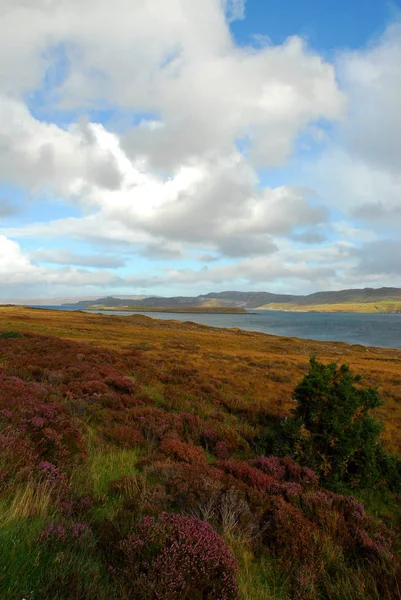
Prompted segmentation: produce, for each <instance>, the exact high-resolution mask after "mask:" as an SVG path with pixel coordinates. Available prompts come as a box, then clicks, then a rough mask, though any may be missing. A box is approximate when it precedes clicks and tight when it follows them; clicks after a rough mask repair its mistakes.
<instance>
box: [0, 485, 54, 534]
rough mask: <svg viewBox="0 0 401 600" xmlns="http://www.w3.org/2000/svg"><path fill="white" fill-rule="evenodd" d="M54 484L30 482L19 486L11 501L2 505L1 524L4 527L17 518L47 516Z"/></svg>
mask: <svg viewBox="0 0 401 600" xmlns="http://www.w3.org/2000/svg"><path fill="white" fill-rule="evenodd" d="M51 493H52V486H51V485H49V484H48V483H43V484H41V485H37V484H33V483H31V482H28V483H27V484H26V485H24V486H21V487H19V488H18V489H17V490H16V491H15V493H14V495H13V496H12V498H11V502H10V503H9V504H8V505H6V506H3V507H2V511H1V516H0V526H1V527H4V526H6V525H8V524H9V523H12V522H14V521H16V520H23V519H27V518H34V517H45V516H46V515H47V514H48V513H49V511H50V510H51Z"/></svg>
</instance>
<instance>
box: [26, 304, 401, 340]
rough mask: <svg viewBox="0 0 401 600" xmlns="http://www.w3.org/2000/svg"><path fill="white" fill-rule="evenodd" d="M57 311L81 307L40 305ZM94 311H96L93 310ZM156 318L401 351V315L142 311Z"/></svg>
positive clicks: (118, 312) (117, 313)
mask: <svg viewBox="0 0 401 600" xmlns="http://www.w3.org/2000/svg"><path fill="white" fill-rule="evenodd" d="M37 308H52V309H56V310H78V309H79V307H77V306H70V307H65V306H41V307H37ZM90 312H95V311H90ZM96 312H99V313H105V314H108V315H132V314H133V313H132V312H128V311H123V310H121V311H111V312H109V311H100V310H99V311H96ZM140 314H143V315H147V316H149V317H153V318H154V319H175V320H177V321H192V322H195V323H201V324H202V325H210V326H212V327H239V328H240V329H246V330H249V331H260V332H262V333H271V334H273V335H282V336H287V337H298V338H304V339H313V340H322V341H330V342H347V343H348V344H361V345H362V346H378V347H381V348H398V349H400V350H401V314H396V315H387V314H366V313H291V312H284V311H279V310H277V311H256V310H255V311H254V310H252V311H251V313H248V314H241V313H240V314H196V313H195V314H194V313H191V314H188V313H181V314H180V313H162V312H151V313H146V312H144V313H142V312H141V313H140Z"/></svg>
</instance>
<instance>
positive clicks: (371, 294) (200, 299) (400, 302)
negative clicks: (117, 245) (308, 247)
mask: <svg viewBox="0 0 401 600" xmlns="http://www.w3.org/2000/svg"><path fill="white" fill-rule="evenodd" d="M137 298H138V297H137ZM375 303H383V310H382V312H399V311H400V310H401V288H379V289H374V288H364V289H348V290H340V291H335V292H316V293H314V294H309V295H293V294H273V293H270V292H236V291H227V292H212V293H209V294H204V295H200V296H175V297H161V296H150V297H148V298H146V297H141V298H138V299H136V300H135V302H132V299H128V298H116V297H114V296H107V297H105V298H98V299H97V300H92V299H91V300H81V301H79V302H75V303H73V305H74V306H77V307H80V308H88V307H96V306H98V307H100V306H101V307H106V308H123V307H127V306H130V305H133V304H134V305H135V306H137V307H150V308H202V307H204V308H213V307H217V306H219V307H232V308H245V309H257V308H263V309H266V310H268V309H269V308H270V309H272V308H277V309H280V308H283V309H285V310H302V307H305V310H312V309H313V307H322V306H323V307H331V306H333V305H341V307H343V306H344V305H350V310H356V311H357V312H359V311H360V310H361V307H362V310H363V308H364V307H363V305H365V304H375ZM71 305H72V304H71V303H67V304H64V305H63V306H71ZM352 305H353V306H354V308H352ZM378 307H379V304H378ZM367 308H368V309H369V310H374V307H367ZM342 309H343V308H342ZM317 310H319V309H317ZM332 310H335V306H334V308H333V309H332ZM378 310H379V308H378Z"/></svg>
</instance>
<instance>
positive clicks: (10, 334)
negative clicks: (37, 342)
mask: <svg viewBox="0 0 401 600" xmlns="http://www.w3.org/2000/svg"><path fill="white" fill-rule="evenodd" d="M22 337H24V334H23V333H19V332H18V331H0V339H3V340H4V339H10V338H22Z"/></svg>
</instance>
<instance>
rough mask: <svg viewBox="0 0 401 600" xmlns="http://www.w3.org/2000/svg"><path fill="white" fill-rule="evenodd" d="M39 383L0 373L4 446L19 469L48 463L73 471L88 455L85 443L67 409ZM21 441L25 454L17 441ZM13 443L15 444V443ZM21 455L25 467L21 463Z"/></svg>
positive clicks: (0, 421) (0, 408) (1, 423)
mask: <svg viewBox="0 0 401 600" xmlns="http://www.w3.org/2000/svg"><path fill="white" fill-rule="evenodd" d="M48 395H49V394H48V390H47V389H46V388H45V387H44V386H42V385H40V384H37V383H32V382H25V381H22V380H21V379H19V378H18V377H9V376H7V375H5V374H4V371H2V370H0V431H1V436H2V445H3V446H8V448H7V453H8V454H9V455H10V460H11V462H13V460H12V458H11V455H14V463H15V466H16V468H17V467H20V468H22V467H24V466H27V467H32V464H33V463H34V462H36V461H37V462H40V461H41V460H44V461H49V462H52V463H54V464H55V465H57V466H61V467H62V468H63V469H69V468H71V467H72V466H73V465H74V464H75V463H76V462H77V461H78V460H79V459H80V458H82V456H83V455H84V453H85V442H84V439H83V437H82V435H81V433H80V431H79V429H78V427H77V425H76V423H75V422H74V421H73V419H72V418H71V416H70V414H69V411H68V409H67V407H66V406H65V405H63V404H61V403H60V402H52V401H49V400H48ZM17 439H19V440H21V443H22V452H21V450H19V449H18V444H17V443H15V440H17ZM13 440H14V441H13ZM22 455H24V456H25V458H26V461H27V462H26V464H25V465H24V464H23V463H22V462H21V459H22Z"/></svg>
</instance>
